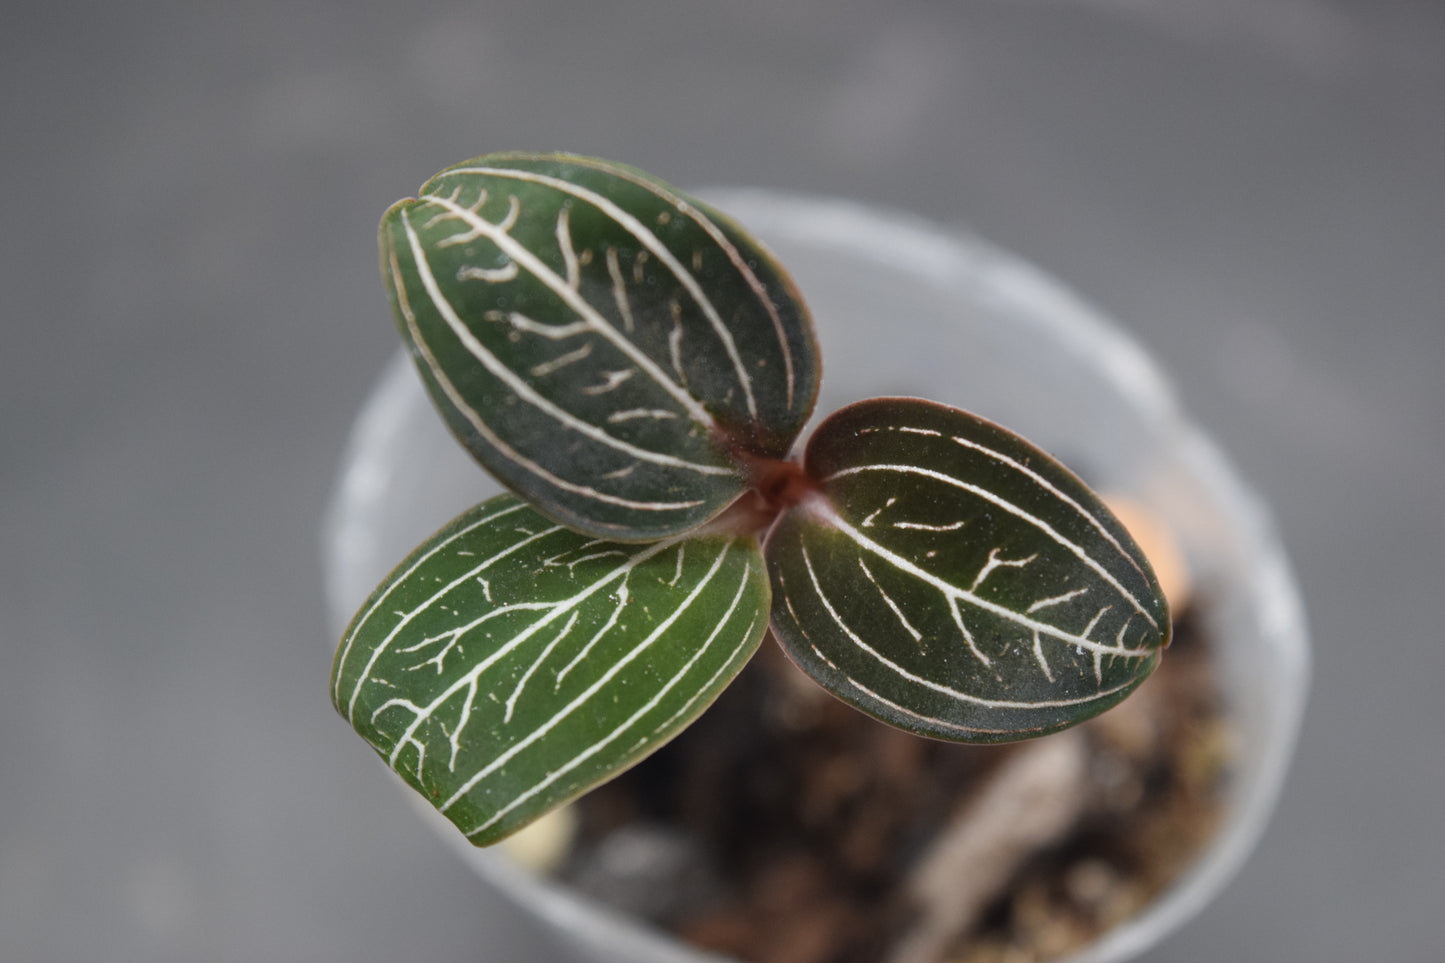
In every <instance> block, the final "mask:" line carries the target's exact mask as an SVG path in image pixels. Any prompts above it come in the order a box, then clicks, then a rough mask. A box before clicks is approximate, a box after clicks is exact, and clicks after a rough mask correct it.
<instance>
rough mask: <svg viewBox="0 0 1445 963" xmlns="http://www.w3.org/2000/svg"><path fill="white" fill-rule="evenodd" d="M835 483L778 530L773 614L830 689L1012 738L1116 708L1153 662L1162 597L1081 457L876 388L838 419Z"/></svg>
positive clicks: (982, 735) (950, 726) (813, 460)
mask: <svg viewBox="0 0 1445 963" xmlns="http://www.w3.org/2000/svg"><path fill="white" fill-rule="evenodd" d="M806 467H807V470H808V472H809V474H810V475H811V476H812V477H813V478H814V479H816V480H818V482H819V483H820V485H821V488H822V494H821V495H820V496H817V497H814V498H812V499H810V500H808V501H805V502H803V503H802V504H800V505H799V506H797V507H795V508H794V509H791V510H790V511H788V512H787V513H785V514H784V515H783V517H781V518H780V519H779V521H778V522H777V524H776V525H775V526H774V528H773V530H772V532H770V533H769V536H768V540H767V546H766V549H765V551H766V555H767V558H768V562H769V566H770V568H771V570H772V573H773V575H772V577H773V627H774V631H775V632H776V634H777V636H778V638H779V640H780V641H781V642H782V644H783V646H784V648H785V649H787V651H788V653H789V654H790V655H791V656H792V658H793V659H794V660H795V661H796V662H797V663H798V664H799V665H801V666H802V667H803V669H804V670H805V671H807V672H808V673H809V674H810V675H812V676H813V677H814V678H815V679H817V680H818V682H819V683H821V684H822V685H823V686H824V687H825V688H827V689H828V690H829V691H831V692H833V693H834V694H835V695H837V696H839V697H840V698H842V699H843V700H845V701H847V702H849V703H851V704H853V705H856V706H858V707H859V708H861V709H863V710H864V711H866V712H868V713H870V714H872V715H874V716H877V717H878V718H880V719H883V720H884V721H886V722H889V723H892V724H893V725H896V726H899V727H901V728H904V729H908V730H910V731H913V732H917V733H920V734H922V735H928V736H934V737H937V738H942V739H952V740H961V741H969V742H998V741H1005V740H1009V739H1019V738H1025V737H1029V736H1036V735H1042V734H1044V733H1047V732H1052V731H1054V730H1057V729H1061V728H1064V727H1066V726H1069V725H1072V724H1073V723H1075V722H1079V721H1082V720H1083V719H1085V718H1087V717H1089V716H1092V715H1095V714H1097V713H1099V712H1102V711H1103V710H1104V709H1106V708H1108V707H1109V706H1111V705H1114V704H1115V703H1117V702H1118V701H1119V700H1120V699H1122V698H1124V696H1125V695H1127V694H1128V693H1129V692H1130V691H1131V690H1132V689H1133V688H1134V687H1135V686H1136V685H1138V684H1139V682H1141V681H1142V680H1143V679H1144V677H1145V676H1147V675H1148V674H1149V672H1150V671H1152V670H1153V668H1154V666H1155V665H1156V664H1157V662H1158V659H1159V650H1160V648H1162V647H1163V646H1164V645H1167V644H1168V639H1169V632H1170V622H1169V612H1168V607H1167V603H1166V602H1165V600H1164V596H1163V594H1162V593H1161V592H1160V590H1159V586H1158V583H1157V581H1156V580H1155V578H1154V575H1153V572H1152V571H1151V569H1150V568H1149V563H1148V562H1147V561H1146V560H1145V558H1144V556H1143V554H1142V553H1141V552H1140V551H1139V549H1138V547H1137V546H1136V545H1135V544H1134V542H1133V540H1132V539H1130V537H1129V535H1128V534H1127V533H1126V532H1125V530H1124V528H1123V527H1122V526H1121V525H1120V524H1119V523H1118V521H1116V520H1115V519H1114V518H1113V516H1112V515H1111V514H1110V513H1109V511H1108V510H1107V509H1106V508H1105V507H1104V506H1103V504H1102V503H1101V502H1100V501H1099V500H1098V498H1097V497H1095V496H1094V495H1093V494H1092V493H1090V492H1089V490H1088V489H1087V488H1086V487H1085V486H1084V484H1083V483H1082V482H1080V481H1079V480H1078V479H1077V478H1076V477H1075V476H1074V475H1072V474H1071V473H1070V472H1069V471H1068V470H1067V469H1065V468H1064V467H1063V466H1062V465H1060V464H1059V463H1058V462H1056V461H1054V460H1053V459H1052V458H1050V457H1049V456H1048V455H1046V454H1044V453H1043V452H1041V451H1039V450H1038V449H1037V448H1034V447H1033V446H1032V445H1030V444H1028V443H1027V442H1025V441H1024V440H1023V439H1021V438H1019V437H1018V436H1016V435H1013V434H1011V433H1010V432H1007V431H1005V430H1004V429H1002V428H999V427H998V426H997V425H994V424H991V423H990V422H987V421H984V420H983V419H981V418H977V417H975V416H973V415H970V414H968V413H967V412H963V411H959V410H957V409H954V408H948V407H945V406H943V405H938V404H933V403H931V402H926V401H918V400H914V399H902V398H893V399H875V400H872V401H865V402H861V403H859V404H856V405H851V406H849V407H848V408H844V409H843V410H841V411H839V412H837V413H836V414H834V415H833V416H832V417H831V418H829V419H827V420H826V421H825V422H824V423H823V424H822V425H821V426H820V427H819V428H818V430H817V432H816V433H815V434H814V436H813V438H812V439H811V440H810V442H809V444H808V449H807V457H806Z"/></svg>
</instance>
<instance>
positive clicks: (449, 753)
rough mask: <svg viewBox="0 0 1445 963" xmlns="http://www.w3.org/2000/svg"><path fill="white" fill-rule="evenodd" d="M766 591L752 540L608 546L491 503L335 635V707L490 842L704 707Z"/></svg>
mask: <svg viewBox="0 0 1445 963" xmlns="http://www.w3.org/2000/svg"><path fill="white" fill-rule="evenodd" d="M768 592H769V589H768V583H767V577H766V575H765V574H764V573H763V561H762V556H761V553H760V552H759V550H758V546H757V543H756V541H754V540H753V539H751V538H732V537H728V536H723V535H707V534H699V535H694V536H692V537H690V538H676V539H672V540H668V541H661V542H657V543H654V544H650V545H636V544H623V543H618V542H604V541H599V540H597V539H592V538H589V537H588V536H586V535H580V534H578V533H576V532H572V531H569V530H568V529H566V528H563V527H561V526H559V525H557V524H555V523H553V522H551V521H549V520H548V519H546V518H544V517H543V516H541V515H539V514H538V513H537V512H535V511H534V510H532V509H531V508H528V507H527V506H526V505H525V504H523V503H522V502H521V501H520V500H519V499H517V498H516V497H515V496H512V495H502V496H499V497H497V498H493V499H491V500H489V501H487V502H484V503H482V504H481V505H478V506H477V507H476V508H473V509H471V510H470V511H468V512H466V513H464V514H463V515H461V516H460V517H458V518H457V519H455V520H454V521H452V522H451V524H449V525H447V527H446V528H444V529H442V530H441V531H440V532H438V533H437V534H436V535H434V536H432V537H431V538H430V539H428V540H427V542H426V543H425V544H424V545H422V546H421V547H420V548H419V549H417V550H416V552H414V553H413V554H412V555H411V557H410V558H408V559H407V560H406V561H405V562H403V563H402V564H401V565H400V566H398V568H397V569H396V571H395V572H393V573H392V574H391V575H390V576H388V578H387V579H386V581H385V582H383V583H382V585H381V586H380V587H379V588H378V589H377V590H376V592H375V593H373V595H372V597H371V599H370V600H369V601H368V602H367V603H366V605H365V606H364V607H363V608H362V610H361V612H360V613H359V614H358V615H357V616H356V619H355V620H354V621H353V622H352V624H351V627H350V628H349V629H347V632H346V635H345V636H344V637H343V638H342V640H341V647H340V649H339V650H338V652H337V655H336V662H335V665H334V666H333V669H332V700H333V701H334V702H335V704H336V707H337V708H338V709H339V710H340V711H341V713H342V715H344V716H346V717H347V719H349V720H350V722H351V724H352V725H353V726H354V727H355V728H356V730H357V731H358V732H359V733H361V735H362V736H363V737H364V738H365V739H366V740H367V741H368V742H369V743H371V745H372V747H373V748H375V749H376V751H377V753H379V754H380V755H381V756H382V758H384V759H386V760H387V762H388V763H389V764H390V765H391V766H392V768H393V769H395V770H396V771H397V772H398V773H399V774H400V775H401V776H402V778H403V779H405V780H406V781H407V782H408V783H410V784H411V785H412V786H413V787H414V788H415V789H417V790H418V791H419V792H421V793H422V795H424V796H426V798H427V799H428V800H429V801H431V803H432V804H433V805H435V806H436V807H437V808H438V809H439V810H441V812H442V813H443V814H445V815H446V817H447V818H448V819H450V820H451V821H452V822H453V823H455V824H456V825H457V826H458V828H460V829H461V830H462V832H463V833H465V834H466V836H467V838H468V839H470V840H471V841H472V842H473V843H476V844H477V845H485V844H488V843H492V842H495V841H496V840H498V839H500V838H502V837H504V836H506V835H508V834H510V833H512V832H513V831H515V830H517V829H519V828H521V827H522V826H523V825H525V824H527V823H528V822H530V821H531V820H533V819H535V818H537V817H538V816H540V815H542V814H543V813H544V812H546V811H547V810H549V809H551V808H553V807H555V806H557V805H559V804H561V803H563V802H565V801H566V800H568V799H571V798H572V797H574V796H576V795H578V794H579V793H581V792H583V791H584V790H586V789H587V788H589V787H591V786H593V785H595V784H597V783H599V782H601V781H603V780H605V779H607V778H609V777H611V776H613V775H615V774H616V773H618V772H619V771H621V770H622V769H625V768H626V767H628V766H630V765H632V764H633V763H635V762H637V761H638V760H639V759H641V758H642V757H644V756H646V755H647V754H648V753H650V752H652V751H653V750H655V749H657V748H658V747H659V746H660V745H662V744H663V743H664V742H666V741H667V740H668V739H670V738H671V737H672V736H673V735H674V734H676V733H677V732H678V731H679V730H681V729H682V728H683V727H684V726H686V725H687V724H688V723H689V722H690V721H691V720H692V719H693V718H695V717H696V716H697V715H698V714H699V713H700V712H702V710H703V709H705V708H706V707H707V706H708V705H709V704H710V703H711V702H712V700H713V699H714V698H715V697H716V696H717V694H718V693H719V692H720V691H722V689H723V688H724V687H725V686H726V685H727V683H728V682H729V681H730V680H731V679H732V677H733V676H734V675H736V674H737V672H738V670H739V669H741V668H742V666H743V664H744V663H745V662H746V661H747V659H748V658H749V656H751V655H752V653H753V652H754V651H755V650H756V648H757V645H758V642H759V641H760V640H761V638H762V636H763V632H764V630H765V628H766V624H767V609H768Z"/></svg>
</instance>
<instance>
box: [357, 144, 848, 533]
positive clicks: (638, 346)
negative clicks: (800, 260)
mask: <svg viewBox="0 0 1445 963" xmlns="http://www.w3.org/2000/svg"><path fill="white" fill-rule="evenodd" d="M380 241H381V261H382V274H383V276H384V277H385V280H386V283H387V286H388V288H389V290H390V292H391V296H392V305H393V307H394V309H395V312H396V316H397V321H398V324H399V326H400V328H401V332H402V335H403V337H404V338H405V339H406V341H407V343H408V344H409V345H410V347H411V350H412V353H413V356H414V357H415V359H416V362H417V365H418V367H419V368H420V370H421V373H422V376H423V379H424V380H425V381H426V384H427V387H428V389H429V391H430V392H431V395H432V399H433V400H434V401H435V402H436V404H437V406H438V407H439V408H440V409H441V411H442V414H443V415H444V416H445V417H446V420H447V422H448V424H449V425H450V426H451V428H452V430H453V432H455V433H456V435H457V437H458V438H460V439H461V441H462V443H463V444H464V445H465V446H466V447H467V449H468V450H469V451H471V453H472V454H473V456H475V457H476V458H477V459H478V460H479V461H480V462H481V463H482V464H483V465H484V466H485V467H486V468H487V469H488V470H490V471H491V472H492V473H493V474H495V475H496V476H497V477H498V478H499V479H501V480H502V481H503V482H504V483H505V484H506V485H507V486H508V487H510V488H511V489H512V490H513V491H515V492H517V493H518V494H520V495H522V496H523V497H524V498H526V499H527V500H528V501H529V502H531V504H532V505H533V506H534V507H536V508H538V509H539V510H541V511H542V512H543V513H545V514H547V515H549V516H550V517H552V518H555V519H557V520H558V521H562V522H565V523H566V524H567V525H569V526H571V527H572V528H575V529H578V530H579V531H585V532H589V533H591V534H594V535H598V536H602V537H607V538H616V539H621V540H625V541H644V540H649V539H655V538H662V537H666V536H669V535H674V534H678V533H681V532H684V531H687V530H688V529H690V528H693V527H695V526H697V525H698V524H700V523H701V522H704V521H706V520H707V519H709V518H711V517H712V516H714V515H716V514H717V513H718V512H720V511H721V510H722V509H723V508H725V507H726V506H727V505H728V503H730V502H731V501H732V500H733V499H735V498H736V497H737V496H738V495H739V494H741V493H742V491H743V490H744V489H745V488H746V485H747V480H746V478H745V477H744V476H745V473H744V471H743V469H741V468H740V467H739V466H738V465H737V464H735V463H734V459H733V458H731V457H730V456H729V452H730V451H731V450H733V449H734V448H735V447H742V448H744V449H747V450H750V451H755V452H758V453H760V454H763V455H771V456H782V455H785V454H786V453H787V452H788V449H789V448H790V446H791V445H792V442H793V439H794V438H795V437H796V436H797V434H798V432H799V430H800V429H801V428H802V426H803V423H804V422H805V421H807V419H808V416H809V414H810V413H811V412H812V409H813V402H814V399H815V396H816V394H817V389H818V380H819V362H818V349H817V344H816V342H815V341H814V337H813V329H812V322H811V321H810V320H809V317H808V314H807V311H806V309H805V308H804V307H803V304H802V301H801V299H800V297H799V296H798V294H797V292H796V290H795V288H794V287H793V283H792V281H791V280H790V279H789V278H788V276H787V275H786V273H785V272H784V271H783V269H782V268H781V267H779V266H778V265H777V264H776V263H775V262H774V261H773V259H772V258H771V257H770V256H769V255H768V254H767V253H766V252H765V251H763V250H762V248H761V247H759V246H758V244H757V242H755V241H753V240H752V239H751V238H750V237H748V235H747V234H746V233H745V232H743V231H742V230H741V229H740V228H738V227H737V226H736V225H735V224H733V223H732V222H731V221H729V220H728V219H727V218H725V217H723V216H722V215H720V214H717V213H716V212H714V211H712V210H710V209H709V208H708V207H707V206H706V205H704V204H702V203H701V202H699V201H697V200H694V199H692V198H689V197H687V196H686V195H683V194H681V193H679V192H677V191H676V190H675V189H673V188H671V187H669V186H668V185H666V184H664V183H663V182H661V181H659V180H656V179H655V178H652V177H649V176H648V175H646V174H643V173H641V172H640V171H636V170H633V169H632V168H628V167H623V166H620V165H616V164H609V163H607V162H605V161H599V160H594V159H590V158H584V157H576V156H572V155H562V154H493V155H489V156H486V157H480V158H477V159H475V160H472V161H468V162H466V163H464V164H460V165H457V166H456V167H452V168H448V169H447V170H445V171H443V172H442V173H440V174H438V175H437V176H436V177H434V178H432V179H431V180H430V181H428V182H427V183H426V184H425V185H423V186H422V189H421V191H420V196H419V197H418V198H417V199H413V200H405V201H401V202H399V203H398V204H396V205H394V206H393V207H392V208H391V209H390V210H388V211H387V212H386V215H385V217H383V218H382V223H381V231H380Z"/></svg>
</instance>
